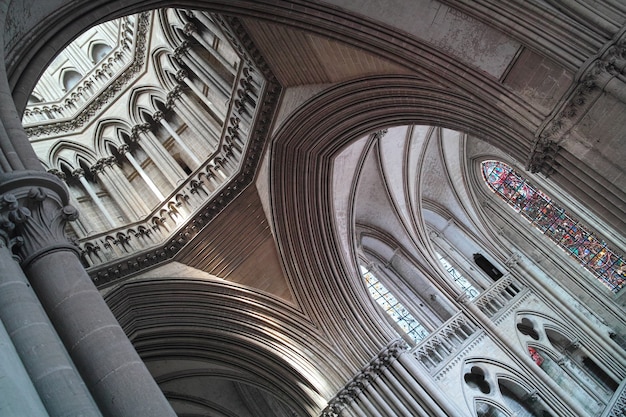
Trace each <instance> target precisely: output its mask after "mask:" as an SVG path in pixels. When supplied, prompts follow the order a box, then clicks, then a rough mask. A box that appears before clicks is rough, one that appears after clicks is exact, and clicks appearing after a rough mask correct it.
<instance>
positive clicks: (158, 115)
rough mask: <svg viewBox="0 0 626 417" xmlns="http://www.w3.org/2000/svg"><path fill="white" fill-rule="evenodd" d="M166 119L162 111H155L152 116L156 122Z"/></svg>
mask: <svg viewBox="0 0 626 417" xmlns="http://www.w3.org/2000/svg"><path fill="white" fill-rule="evenodd" d="M164 117H165V115H164V114H163V112H162V111H161V110H157V111H155V112H154V114H153V115H152V118H153V119H154V121H155V122H159V121H160V120H161V119H163V118H164Z"/></svg>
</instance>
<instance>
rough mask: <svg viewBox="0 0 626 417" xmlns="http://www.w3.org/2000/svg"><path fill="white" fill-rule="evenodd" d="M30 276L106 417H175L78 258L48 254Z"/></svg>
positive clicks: (29, 271)
mask: <svg viewBox="0 0 626 417" xmlns="http://www.w3.org/2000/svg"><path fill="white" fill-rule="evenodd" d="M26 273H27V275H28V277H29V279H30V281H31V283H32V285H33V287H34V288H35V291H36V292H37V294H39V297H40V299H42V300H44V301H43V304H44V307H45V308H46V311H47V312H48V314H49V316H50V319H51V320H52V322H53V323H54V324H55V327H56V328H57V330H58V332H59V335H60V336H61V339H63V341H64V343H65V345H66V347H67V349H68V351H69V353H70V355H71V357H72V359H74V363H75V364H76V366H77V367H78V369H79V371H80V373H81V375H82V376H83V378H84V380H85V382H86V383H87V385H88V386H89V389H90V390H91V391H92V393H93V395H94V397H95V399H96V401H97V403H98V405H99V406H100V408H101V410H102V411H103V413H104V414H105V415H106V416H110V417H142V416H145V417H159V416H174V415H175V414H174V412H173V410H172V409H171V407H170V405H169V403H168V402H167V401H166V400H165V397H164V396H163V394H162V393H161V391H160V389H159V387H158V386H157V385H156V383H155V382H154V380H153V379H152V376H151V375H150V374H149V372H148V370H147V369H146V367H145V365H144V363H143V361H142V360H141V358H140V357H139V355H138V354H137V353H136V352H135V350H134V348H133V346H132V344H131V343H130V341H129V340H128V338H127V337H126V335H125V334H124V332H123V331H122V328H121V327H120V326H119V324H118V323H117V320H116V319H115V317H114V316H113V314H112V313H111V311H110V310H109V308H108V306H107V305H106V304H105V302H104V300H103V299H102V296H101V295H100V293H99V292H98V290H97V289H96V287H95V285H94V284H93V283H92V281H91V279H90V278H89V276H88V275H87V273H86V272H85V270H84V269H83V267H82V265H81V264H80V262H79V260H78V257H77V256H76V254H75V253H72V252H71V251H69V250H57V251H53V252H48V253H47V254H45V255H43V256H39V257H37V258H36V259H34V260H33V261H32V262H30V263H29V264H28V265H27V266H26Z"/></svg>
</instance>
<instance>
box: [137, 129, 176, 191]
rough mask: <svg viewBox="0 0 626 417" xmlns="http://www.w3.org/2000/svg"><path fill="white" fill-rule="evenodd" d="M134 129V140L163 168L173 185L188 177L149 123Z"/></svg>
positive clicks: (165, 175)
mask: <svg viewBox="0 0 626 417" xmlns="http://www.w3.org/2000/svg"><path fill="white" fill-rule="evenodd" d="M132 130H133V132H132V136H131V139H132V141H133V142H135V143H139V146H141V149H143V150H144V152H145V153H146V154H147V155H148V157H149V158H150V159H152V162H153V163H154V164H155V165H156V166H157V167H158V168H159V169H160V170H161V172H162V173H163V176H164V177H165V178H166V179H167V180H168V181H169V182H170V184H171V185H172V187H176V186H177V185H178V183H179V181H180V180H182V179H183V178H185V177H186V174H185V172H184V171H183V169H182V168H181V167H180V166H179V165H178V163H177V162H176V161H175V160H174V158H173V157H172V155H171V154H170V153H169V152H168V151H167V149H165V147H164V146H163V144H162V143H161V142H160V141H159V139H158V138H157V137H156V136H155V135H154V133H153V132H152V131H151V130H150V128H149V125H148V124H142V125H135V126H133V129H132ZM140 133H143V134H144V137H145V139H141V138H140Z"/></svg>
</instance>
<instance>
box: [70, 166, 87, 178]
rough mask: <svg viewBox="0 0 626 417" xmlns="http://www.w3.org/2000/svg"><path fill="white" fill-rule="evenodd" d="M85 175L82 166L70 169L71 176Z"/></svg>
mask: <svg viewBox="0 0 626 417" xmlns="http://www.w3.org/2000/svg"><path fill="white" fill-rule="evenodd" d="M84 176H85V170H84V169H82V168H76V169H75V170H74V171H72V177H76V178H80V177H84Z"/></svg>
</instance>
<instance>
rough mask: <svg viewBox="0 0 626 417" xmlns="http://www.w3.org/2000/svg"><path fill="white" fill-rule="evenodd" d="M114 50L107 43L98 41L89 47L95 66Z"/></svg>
mask: <svg viewBox="0 0 626 417" xmlns="http://www.w3.org/2000/svg"><path fill="white" fill-rule="evenodd" d="M112 49H113V48H111V45H109V44H108V43H106V42H105V41H103V40H101V39H98V40H95V41H93V42H91V44H90V45H89V57H90V58H91V61H92V62H93V63H94V64H97V63H98V62H100V61H102V60H103V59H104V58H105V57H106V56H107V55H108V53H109V52H111V50H112Z"/></svg>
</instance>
